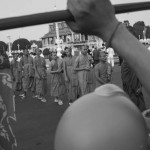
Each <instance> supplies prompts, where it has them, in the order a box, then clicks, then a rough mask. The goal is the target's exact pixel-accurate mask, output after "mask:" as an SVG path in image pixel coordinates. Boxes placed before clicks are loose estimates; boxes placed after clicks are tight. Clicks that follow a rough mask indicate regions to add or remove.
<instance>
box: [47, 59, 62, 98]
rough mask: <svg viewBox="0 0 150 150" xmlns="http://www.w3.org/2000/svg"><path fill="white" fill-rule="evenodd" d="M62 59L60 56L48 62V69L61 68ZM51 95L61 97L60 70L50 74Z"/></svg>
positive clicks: (55, 69)
mask: <svg viewBox="0 0 150 150" xmlns="http://www.w3.org/2000/svg"><path fill="white" fill-rule="evenodd" d="M62 68H63V61H62V60H61V59H60V58H57V60H52V61H51V62H50V66H49V69H50V71H57V70H62ZM50 83H51V85H50V86H51V96H53V97H58V98H62V96H63V94H64V76H63V73H62V72H59V73H54V74H53V73H52V74H51V82H50Z"/></svg>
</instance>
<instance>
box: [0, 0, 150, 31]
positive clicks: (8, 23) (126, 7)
mask: <svg viewBox="0 0 150 150" xmlns="http://www.w3.org/2000/svg"><path fill="white" fill-rule="evenodd" d="M114 8H115V13H116V14H120V13H127V12H134V11H142V10H149V9H150V2H139V3H127V4H119V5H114ZM72 20H74V17H73V16H72V14H71V13H70V12H69V10H61V11H53V12H46V13H39V14H32V15H27V16H19V17H12V18H5V19H0V30H7V29H13V28H20V27H27V26H33V25H40V24H47V23H52V22H59V21H72Z"/></svg>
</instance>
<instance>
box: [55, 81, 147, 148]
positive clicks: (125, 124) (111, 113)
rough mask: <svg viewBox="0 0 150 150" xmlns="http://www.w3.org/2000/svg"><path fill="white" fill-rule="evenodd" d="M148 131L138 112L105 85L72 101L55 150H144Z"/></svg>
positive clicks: (111, 87)
mask: <svg viewBox="0 0 150 150" xmlns="http://www.w3.org/2000/svg"><path fill="white" fill-rule="evenodd" d="M147 141H148V131H147V127H146V124H145V121H144V118H143V117H142V115H141V113H140V111H139V110H138V108H137V107H136V106H135V105H134V104H133V103H132V102H131V100H129V99H128V97H127V96H126V94H125V93H124V92H123V91H122V90H121V89H120V88H119V87H117V86H115V85H113V84H107V85H104V86H101V87H99V88H97V89H96V90H95V92H93V93H91V94H88V95H85V96H83V97H81V98H80V99H78V100H77V101H75V102H74V103H73V105H71V106H70V107H69V108H68V109H67V110H66V111H65V113H64V114H63V116H62V118H61V120H60V122H59V125H58V127H57V131H56V135H55V150H147V147H148V146H147V145H148V142H147Z"/></svg>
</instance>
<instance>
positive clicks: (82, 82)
mask: <svg viewBox="0 0 150 150" xmlns="http://www.w3.org/2000/svg"><path fill="white" fill-rule="evenodd" d="M85 66H87V67H90V61H89V56H88V55H86V56H84V55H82V54H81V55H79V56H78V57H77V58H76V61H75V65H74V68H83V67H85ZM77 75H78V82H79V88H80V91H81V96H83V95H85V94H88V93H89V76H90V71H87V70H81V71H77Z"/></svg>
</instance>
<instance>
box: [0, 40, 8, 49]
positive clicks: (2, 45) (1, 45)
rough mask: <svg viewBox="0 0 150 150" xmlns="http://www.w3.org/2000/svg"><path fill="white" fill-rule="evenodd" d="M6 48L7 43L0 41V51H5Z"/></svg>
mask: <svg viewBox="0 0 150 150" xmlns="http://www.w3.org/2000/svg"><path fill="white" fill-rule="evenodd" d="M7 49H8V45H7V44H6V43H5V42H3V41H0V51H7Z"/></svg>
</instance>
